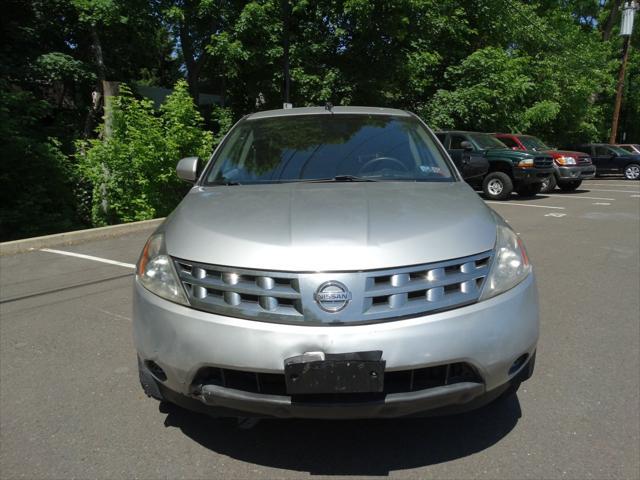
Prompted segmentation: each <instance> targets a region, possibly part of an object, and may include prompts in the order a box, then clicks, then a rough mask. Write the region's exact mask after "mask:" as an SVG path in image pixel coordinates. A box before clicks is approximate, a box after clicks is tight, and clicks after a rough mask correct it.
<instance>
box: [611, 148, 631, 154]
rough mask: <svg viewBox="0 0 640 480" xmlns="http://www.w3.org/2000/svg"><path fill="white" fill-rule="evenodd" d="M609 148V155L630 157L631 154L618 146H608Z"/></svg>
mask: <svg viewBox="0 0 640 480" xmlns="http://www.w3.org/2000/svg"><path fill="white" fill-rule="evenodd" d="M607 148H608V149H609V154H611V153H615V154H616V155H629V152H627V151H626V150H625V149H624V148H620V147H616V146H608V147H607Z"/></svg>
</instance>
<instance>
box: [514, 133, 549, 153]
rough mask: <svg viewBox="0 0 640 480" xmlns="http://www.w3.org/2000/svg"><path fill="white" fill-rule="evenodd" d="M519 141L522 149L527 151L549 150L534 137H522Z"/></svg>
mask: <svg viewBox="0 0 640 480" xmlns="http://www.w3.org/2000/svg"><path fill="white" fill-rule="evenodd" d="M520 141H521V142H522V145H524V148H526V149H527V150H549V147H548V146H547V145H545V143H544V142H543V141H542V140H540V139H539V138H536V137H531V136H529V135H523V136H522V137H520Z"/></svg>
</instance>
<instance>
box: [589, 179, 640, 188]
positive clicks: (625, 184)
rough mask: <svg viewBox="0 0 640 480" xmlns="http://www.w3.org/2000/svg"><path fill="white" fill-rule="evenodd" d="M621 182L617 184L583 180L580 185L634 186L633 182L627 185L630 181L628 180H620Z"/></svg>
mask: <svg viewBox="0 0 640 480" xmlns="http://www.w3.org/2000/svg"><path fill="white" fill-rule="evenodd" d="M621 182H623V183H622V184H619V183H591V182H584V183H583V184H582V185H583V186H589V185H597V186H599V187H631V188H634V185H633V184H631V185H629V183H630V182H628V181H625V180H621Z"/></svg>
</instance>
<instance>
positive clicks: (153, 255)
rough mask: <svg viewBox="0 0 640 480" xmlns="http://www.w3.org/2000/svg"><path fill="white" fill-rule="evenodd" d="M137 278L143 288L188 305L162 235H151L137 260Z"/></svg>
mask: <svg viewBox="0 0 640 480" xmlns="http://www.w3.org/2000/svg"><path fill="white" fill-rule="evenodd" d="M136 273H137V275H138V280H139V281H140V283H141V284H142V286H143V287H144V288H146V289H147V290H149V291H150V292H152V293H155V294H156V295H158V296H159V297H162V298H164V299H166V300H169V301H171V302H176V303H180V304H182V305H188V304H189V303H188V302H187V297H186V296H185V294H184V290H183V289H182V285H180V281H179V279H178V275H177V274H176V271H175V269H174V267H173V262H172V261H171V257H169V255H167V252H166V249H165V245H164V235H163V234H162V233H158V234H155V235H152V236H151V238H149V240H148V241H147V244H146V245H145V246H144V250H142V254H141V255H140V260H138V266H137V271H136Z"/></svg>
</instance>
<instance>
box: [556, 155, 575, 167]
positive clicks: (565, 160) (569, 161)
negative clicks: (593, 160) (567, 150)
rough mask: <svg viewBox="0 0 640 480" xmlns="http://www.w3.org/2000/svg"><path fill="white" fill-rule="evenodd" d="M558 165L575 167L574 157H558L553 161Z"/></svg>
mask: <svg viewBox="0 0 640 480" xmlns="http://www.w3.org/2000/svg"><path fill="white" fill-rule="evenodd" d="M555 160H556V163H557V164H558V165H575V164H576V159H575V158H574V157H565V156H562V157H558V158H556V159H555Z"/></svg>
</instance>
